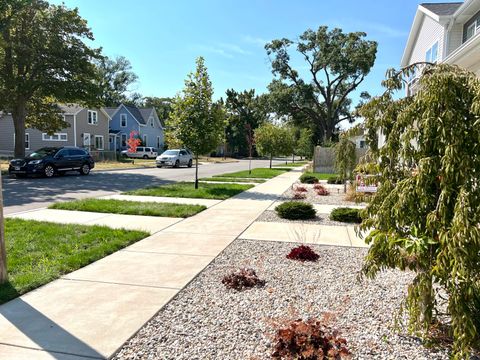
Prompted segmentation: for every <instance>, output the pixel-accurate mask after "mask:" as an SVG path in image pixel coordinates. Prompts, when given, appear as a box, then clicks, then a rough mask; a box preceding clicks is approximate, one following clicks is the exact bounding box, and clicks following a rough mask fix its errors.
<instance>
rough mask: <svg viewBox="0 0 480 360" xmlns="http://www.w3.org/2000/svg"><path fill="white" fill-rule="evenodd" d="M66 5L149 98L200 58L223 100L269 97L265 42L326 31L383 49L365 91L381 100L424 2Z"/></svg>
mask: <svg viewBox="0 0 480 360" xmlns="http://www.w3.org/2000/svg"><path fill="white" fill-rule="evenodd" d="M54 2H56V3H59V2H60V1H54ZM65 4H66V5H67V6H69V7H78V8H79V10H80V14H81V16H82V17H84V18H85V19H86V20H87V21H88V24H89V26H90V27H91V28H92V31H93V33H94V36H95V39H96V40H95V42H94V44H95V46H99V47H100V46H101V47H102V48H103V49H104V53H105V54H106V55H108V56H110V57H114V56H117V55H123V56H125V57H127V58H128V59H129V60H130V62H131V63H132V66H133V69H134V71H135V72H136V73H137V74H138V76H139V81H138V83H137V84H136V85H135V87H134V88H133V89H132V90H134V91H138V92H140V93H141V94H143V95H144V96H161V97H164V96H173V95H175V93H176V92H178V91H179V90H181V88H182V87H183V81H184V79H185V76H186V74H187V73H188V72H190V71H192V70H193V69H194V66H195V58H196V57H197V56H200V55H201V56H203V57H205V59H206V65H207V67H208V69H209V74H210V77H211V80H212V82H213V86H214V89H215V97H216V98H218V97H220V96H224V94H225V90H226V89H228V88H234V89H236V90H239V91H240V90H244V89H251V88H254V89H256V90H257V92H259V93H261V92H264V91H265V90H266V87H267V85H268V84H269V82H270V81H271V79H272V74H271V71H270V64H269V61H268V57H267V55H266V52H265V50H264V48H263V46H264V44H265V42H267V41H270V40H272V39H276V38H282V37H287V38H293V39H294V38H296V37H297V36H298V35H300V34H301V33H302V32H303V31H304V30H306V29H307V28H312V29H316V28H318V26H320V25H327V26H329V27H341V28H343V30H344V31H348V32H350V31H364V32H366V33H367V34H368V38H369V39H372V40H376V41H377V42H378V43H379V49H378V54H377V60H376V64H375V67H374V68H373V70H372V72H371V74H370V75H369V76H368V78H367V79H366V80H365V82H364V83H363V84H362V86H361V88H360V89H359V91H362V90H368V91H369V92H370V93H371V94H373V95H375V94H378V93H380V92H381V91H382V89H381V87H380V81H381V80H382V79H383V77H384V75H385V70H386V69H387V68H389V67H398V64H399V63H400V59H401V56H402V53H403V48H404V46H405V43H406V40H407V36H408V32H409V30H410V26H411V23H412V21H413V17H414V15H415V11H416V8H417V5H418V1H415V0H363V1H358V0H335V1H334V0H328V1H327V0H244V1H238V0H189V1H187V0H174V1H157V0H136V1H133V0H65ZM298 65H299V66H301V65H302V64H300V63H299V64H298Z"/></svg>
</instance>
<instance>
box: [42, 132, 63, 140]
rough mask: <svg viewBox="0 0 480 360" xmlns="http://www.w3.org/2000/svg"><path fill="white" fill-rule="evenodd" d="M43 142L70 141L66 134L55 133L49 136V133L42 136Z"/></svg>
mask: <svg viewBox="0 0 480 360" xmlns="http://www.w3.org/2000/svg"><path fill="white" fill-rule="evenodd" d="M42 140H43V141H68V136H67V134H66V133H55V134H53V135H48V134H47V133H43V134H42Z"/></svg>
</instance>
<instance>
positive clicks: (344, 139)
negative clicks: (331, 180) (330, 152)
mask: <svg viewBox="0 0 480 360" xmlns="http://www.w3.org/2000/svg"><path fill="white" fill-rule="evenodd" d="M334 151H335V169H336V171H337V173H338V175H339V177H340V179H341V180H342V181H343V192H345V193H346V192H347V180H348V179H351V178H352V174H353V169H355V164H356V160H357V157H356V154H355V144H354V143H353V142H351V141H350V140H349V139H348V136H347V135H342V136H340V141H339V142H338V143H337V144H336V145H335V147H334Z"/></svg>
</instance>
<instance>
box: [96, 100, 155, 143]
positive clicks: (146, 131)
mask: <svg viewBox="0 0 480 360" xmlns="http://www.w3.org/2000/svg"><path fill="white" fill-rule="evenodd" d="M105 112H106V113H107V114H108V116H109V117H110V130H109V148H110V150H111V151H122V150H126V149H127V147H128V145H127V140H128V138H129V137H130V133H131V132H132V131H137V132H138V134H139V136H140V139H141V140H142V145H143V146H150V147H155V148H157V149H158V151H159V152H162V151H163V148H164V144H165V136H164V127H165V124H164V122H163V121H162V120H161V119H159V117H158V115H157V111H156V110H155V108H153V107H152V108H137V107H135V106H128V105H124V104H121V105H120V106H118V107H116V108H105Z"/></svg>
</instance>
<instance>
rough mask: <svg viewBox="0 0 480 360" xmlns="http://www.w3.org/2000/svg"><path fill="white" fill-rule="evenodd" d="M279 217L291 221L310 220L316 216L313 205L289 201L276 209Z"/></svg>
mask: <svg viewBox="0 0 480 360" xmlns="http://www.w3.org/2000/svg"><path fill="white" fill-rule="evenodd" d="M275 211H276V212H277V214H278V216H280V217H281V218H283V219H289V220H310V219H314V218H315V216H316V212H315V209H314V208H313V205H312V204H309V203H305V202H301V201H287V202H284V203H283V204H280V205H278V206H277V207H276V208H275Z"/></svg>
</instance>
